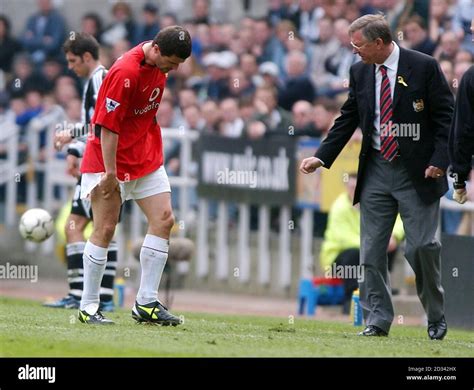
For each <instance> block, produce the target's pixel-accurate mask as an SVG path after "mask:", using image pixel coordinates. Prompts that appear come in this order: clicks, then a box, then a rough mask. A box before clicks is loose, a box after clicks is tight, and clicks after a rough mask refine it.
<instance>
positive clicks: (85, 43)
mask: <svg viewBox="0 0 474 390" xmlns="http://www.w3.org/2000/svg"><path fill="white" fill-rule="evenodd" d="M63 50H64V53H72V54H74V55H76V56H80V57H82V56H83V55H84V54H86V53H90V54H91V56H92V58H93V59H94V60H98V59H99V43H98V42H97V40H96V39H95V38H94V37H93V36H92V35H89V34H86V33H78V32H75V31H72V32H71V33H70V34H69V38H68V39H66V42H64V44H63Z"/></svg>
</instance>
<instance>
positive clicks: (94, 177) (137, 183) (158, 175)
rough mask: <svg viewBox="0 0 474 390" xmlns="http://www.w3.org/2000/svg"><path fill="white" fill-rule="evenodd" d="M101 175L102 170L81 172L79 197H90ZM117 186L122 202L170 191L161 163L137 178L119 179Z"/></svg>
mask: <svg viewBox="0 0 474 390" xmlns="http://www.w3.org/2000/svg"><path fill="white" fill-rule="evenodd" d="M103 175H104V173H103V172H101V173H83V174H82V182H81V199H88V198H90V194H91V192H92V190H93V189H94V188H95V187H96V186H97V185H98V184H99V182H100V180H101V179H102V176H103ZM119 186H120V196H121V197H122V203H123V202H125V201H126V200H130V199H134V200H138V199H143V198H148V197H149V196H152V195H156V194H161V193H163V192H171V187H170V182H169V180H168V175H167V174H166V171H165V167H164V166H163V165H162V166H161V167H159V168H158V169H157V170H156V171H154V172H152V173H150V174H148V175H146V176H143V177H140V178H139V179H136V180H130V181H120V180H119Z"/></svg>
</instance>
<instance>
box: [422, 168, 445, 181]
mask: <svg viewBox="0 0 474 390" xmlns="http://www.w3.org/2000/svg"><path fill="white" fill-rule="evenodd" d="M443 176H444V171H443V170H442V169H440V168H437V167H434V166H433V165H430V166H429V167H428V168H426V170H425V179H427V178H429V177H431V178H432V179H439V178H440V177H443Z"/></svg>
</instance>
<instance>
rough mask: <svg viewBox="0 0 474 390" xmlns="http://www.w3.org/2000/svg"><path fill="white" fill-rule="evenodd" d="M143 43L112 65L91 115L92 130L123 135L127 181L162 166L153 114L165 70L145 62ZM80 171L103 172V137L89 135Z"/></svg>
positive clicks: (120, 163)
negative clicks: (104, 130)
mask: <svg viewBox="0 0 474 390" xmlns="http://www.w3.org/2000/svg"><path fill="white" fill-rule="evenodd" d="M145 43H146V42H143V43H141V44H139V45H138V46H135V47H134V48H133V49H131V50H130V51H128V52H126V53H125V54H124V55H123V56H122V57H120V58H119V59H117V61H116V62H115V63H114V65H113V66H112V67H111V68H110V70H109V72H108V73H107V76H106V77H105V79H104V81H103V83H102V86H101V87H100V90H99V96H98V97H97V103H96V106H95V112H94V116H93V117H92V120H91V124H92V128H93V129H97V128H98V126H102V127H105V128H107V129H108V130H110V131H113V132H114V133H117V134H118V135H119V139H118V146H117V156H116V161H117V177H118V179H119V180H123V181H128V180H135V179H138V178H140V177H143V176H146V175H148V174H149V173H151V172H153V171H155V170H157V169H158V168H159V167H160V166H161V165H163V144H162V140H161V129H160V126H159V124H158V123H157V122H156V119H155V115H156V111H157V110H158V107H159V105H160V101H161V97H162V95H163V90H164V88H165V84H166V75H165V74H164V73H163V72H161V71H160V70H159V69H158V68H157V67H155V66H151V65H148V64H146V63H145V53H144V52H143V49H142V46H143V44H145ZM96 133H97V132H96ZM81 172H83V173H91V172H92V173H94V172H105V168H104V160H103V158H102V149H101V144H100V138H98V137H89V140H88V141H87V146H86V151H85V153H84V157H83V160H82V165H81Z"/></svg>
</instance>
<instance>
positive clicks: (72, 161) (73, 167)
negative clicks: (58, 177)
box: [66, 154, 81, 178]
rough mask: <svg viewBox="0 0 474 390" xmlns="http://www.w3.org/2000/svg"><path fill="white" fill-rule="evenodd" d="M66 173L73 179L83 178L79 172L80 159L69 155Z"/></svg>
mask: <svg viewBox="0 0 474 390" xmlns="http://www.w3.org/2000/svg"><path fill="white" fill-rule="evenodd" d="M66 172H67V174H68V175H71V176H72V177H76V178H79V176H81V171H80V170H79V158H77V157H76V156H73V155H72V154H68V155H67V157H66Z"/></svg>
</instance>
